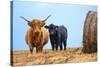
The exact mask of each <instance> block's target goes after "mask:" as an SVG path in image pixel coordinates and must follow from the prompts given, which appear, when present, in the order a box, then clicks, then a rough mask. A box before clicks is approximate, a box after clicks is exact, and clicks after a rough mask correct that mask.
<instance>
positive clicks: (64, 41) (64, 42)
mask: <svg viewBox="0 0 100 67" xmlns="http://www.w3.org/2000/svg"><path fill="white" fill-rule="evenodd" d="M63 44H64V50H66V46H67V44H66V41H64V42H63Z"/></svg>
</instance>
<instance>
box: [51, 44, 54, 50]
mask: <svg viewBox="0 0 100 67" xmlns="http://www.w3.org/2000/svg"><path fill="white" fill-rule="evenodd" d="M51 46H52V51H54V44H53V43H52V44H51Z"/></svg>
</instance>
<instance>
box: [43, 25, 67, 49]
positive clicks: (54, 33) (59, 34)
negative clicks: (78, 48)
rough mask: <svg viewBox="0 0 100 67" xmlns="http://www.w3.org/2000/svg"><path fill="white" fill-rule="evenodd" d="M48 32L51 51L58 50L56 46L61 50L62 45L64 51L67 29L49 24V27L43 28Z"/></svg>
mask: <svg viewBox="0 0 100 67" xmlns="http://www.w3.org/2000/svg"><path fill="white" fill-rule="evenodd" d="M45 28H47V29H48V30H49V36H50V41H51V46H52V50H53V51H54V49H55V48H56V50H58V46H60V50H62V49H63V46H62V43H63V45H64V50H66V45H67V44H66V42H67V29H66V28H65V27H64V26H63V25H62V26H57V25H54V24H50V25H49V26H45Z"/></svg>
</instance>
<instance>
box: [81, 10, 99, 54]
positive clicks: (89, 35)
mask: <svg viewBox="0 0 100 67" xmlns="http://www.w3.org/2000/svg"><path fill="white" fill-rule="evenodd" d="M83 52H84V53H93V52H97V12H93V11H89V12H88V13H87V15H86V18H85V22H84V30H83Z"/></svg>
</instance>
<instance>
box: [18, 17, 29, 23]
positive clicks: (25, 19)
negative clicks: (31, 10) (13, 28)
mask: <svg viewBox="0 0 100 67" xmlns="http://www.w3.org/2000/svg"><path fill="white" fill-rule="evenodd" d="M20 18H22V19H24V20H25V21H27V22H30V21H29V20H27V19H25V18H24V17H23V16H20Z"/></svg>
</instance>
